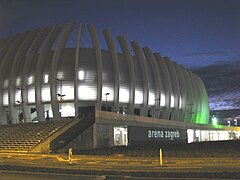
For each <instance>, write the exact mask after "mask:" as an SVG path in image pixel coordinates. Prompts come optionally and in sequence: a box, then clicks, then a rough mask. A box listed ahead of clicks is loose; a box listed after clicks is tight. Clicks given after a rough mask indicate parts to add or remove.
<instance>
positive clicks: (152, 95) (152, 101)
mask: <svg viewBox="0 0 240 180" xmlns="http://www.w3.org/2000/svg"><path fill="white" fill-rule="evenodd" d="M155 100H156V98H155V93H154V92H152V91H149V98H148V105H150V106H153V105H154V104H155Z"/></svg>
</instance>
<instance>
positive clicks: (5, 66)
mask: <svg viewBox="0 0 240 180" xmlns="http://www.w3.org/2000/svg"><path fill="white" fill-rule="evenodd" d="M27 35H28V33H22V34H19V35H18V36H17V37H16V38H15V40H14V41H13V43H12V44H11V46H10V47H9V49H8V51H7V52H6V54H5V56H4V58H3V61H2V65H1V70H0V87H2V88H0V98H1V99H0V109H1V110H2V112H3V99H2V98H3V92H4V88H3V87H4V80H5V78H6V74H8V73H7V71H8V70H9V68H10V67H11V66H12V64H13V59H14V56H15V54H16V52H17V50H18V48H19V47H20V45H21V44H22V42H23V41H24V39H25V38H26V37H27ZM9 81H10V79H9ZM8 97H9V94H8ZM9 106H11V104H9ZM9 116H10V120H11V121H12V123H16V121H17V112H16V111H14V114H13V111H11V112H10V111H9Z"/></svg>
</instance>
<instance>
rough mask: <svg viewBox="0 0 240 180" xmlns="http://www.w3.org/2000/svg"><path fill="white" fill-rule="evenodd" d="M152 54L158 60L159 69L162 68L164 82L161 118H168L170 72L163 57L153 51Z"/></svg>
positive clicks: (169, 109)
mask: <svg viewBox="0 0 240 180" xmlns="http://www.w3.org/2000/svg"><path fill="white" fill-rule="evenodd" d="M153 55H154V57H155V59H156V60H157V62H158V65H159V69H161V70H162V73H163V82H164V87H165V108H164V110H163V114H162V118H163V119H169V117H170V113H171V108H170V98H171V93H172V84H171V78H170V74H169V71H168V68H167V65H166V63H165V60H164V59H163V57H162V56H161V55H160V54H159V53H154V54H153Z"/></svg>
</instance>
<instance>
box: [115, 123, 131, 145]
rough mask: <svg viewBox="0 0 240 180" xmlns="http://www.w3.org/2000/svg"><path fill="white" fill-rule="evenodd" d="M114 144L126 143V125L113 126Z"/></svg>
mask: <svg viewBox="0 0 240 180" xmlns="http://www.w3.org/2000/svg"><path fill="white" fill-rule="evenodd" d="M114 145H115V146H127V145H128V135H127V126H125V127H124V126H122V127H114Z"/></svg>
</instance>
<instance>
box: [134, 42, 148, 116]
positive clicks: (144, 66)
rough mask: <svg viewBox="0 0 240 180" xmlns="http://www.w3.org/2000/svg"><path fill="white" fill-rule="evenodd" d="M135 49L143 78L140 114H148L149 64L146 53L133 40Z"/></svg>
mask: <svg viewBox="0 0 240 180" xmlns="http://www.w3.org/2000/svg"><path fill="white" fill-rule="evenodd" d="M131 45H132V48H133V51H134V53H135V55H136V57H137V59H138V60H139V61H140V66H141V72H142V79H143V108H142V110H141V113H140V116H145V117H146V116H147V113H148V98H149V77H148V70H147V64H146V61H145V58H144V54H143V52H142V49H141V47H140V45H139V43H138V42H135V41H134V42H131Z"/></svg>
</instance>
